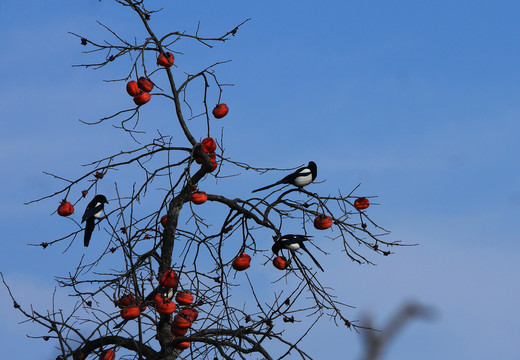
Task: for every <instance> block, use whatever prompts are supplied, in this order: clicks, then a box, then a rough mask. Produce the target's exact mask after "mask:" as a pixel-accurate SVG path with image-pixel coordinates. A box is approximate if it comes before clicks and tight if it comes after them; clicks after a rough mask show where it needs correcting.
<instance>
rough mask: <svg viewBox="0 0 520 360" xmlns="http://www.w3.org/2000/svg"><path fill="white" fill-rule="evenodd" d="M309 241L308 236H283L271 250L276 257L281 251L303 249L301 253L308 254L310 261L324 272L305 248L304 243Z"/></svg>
mask: <svg viewBox="0 0 520 360" xmlns="http://www.w3.org/2000/svg"><path fill="white" fill-rule="evenodd" d="M309 240H310V236H308V235H293V234H287V235H283V236H282V237H281V238H279V239H278V240H277V241H276V242H275V243H274V245H273V246H272V248H271V249H272V250H273V253H274V254H275V255H278V253H279V252H280V250H282V249H287V250H291V252H293V251H296V250H300V249H303V251H305V252H306V253H307V254H309V256H310V257H311V259H312V261H314V263H315V264H316V265H317V266H318V267H319V268H320V270H321V271H325V270H323V268H322V267H321V265H320V263H319V262H318V260H316V258H315V257H314V256H312V254H311V252H310V251H309V250H308V249H307V247H306V246H305V243H304V242H305V241H309Z"/></svg>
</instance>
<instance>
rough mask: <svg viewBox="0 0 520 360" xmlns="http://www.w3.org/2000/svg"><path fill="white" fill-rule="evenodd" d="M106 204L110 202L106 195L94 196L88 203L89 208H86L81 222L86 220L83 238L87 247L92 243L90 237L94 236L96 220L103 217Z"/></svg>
mask: <svg viewBox="0 0 520 360" xmlns="http://www.w3.org/2000/svg"><path fill="white" fill-rule="evenodd" d="M104 204H108V201H107V198H106V197H105V195H96V196H94V198H93V199H92V201H91V202H89V203H88V205H87V208H86V209H85V213H84V214H83V217H82V218H81V222H86V224H85V236H84V238H83V245H85V247H87V246H88V244H89V243H90V238H91V237H92V232H93V231H94V227H95V220H96V219H99V218H100V217H101V213H102V212H103V207H104Z"/></svg>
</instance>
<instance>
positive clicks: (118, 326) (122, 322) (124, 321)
mask: <svg viewBox="0 0 520 360" xmlns="http://www.w3.org/2000/svg"><path fill="white" fill-rule="evenodd" d="M127 322H128V320H123V321H121V322H120V323H119V324H115V325H114V329H119V328H120V327H122V326H123V325H125V324H126V323H127Z"/></svg>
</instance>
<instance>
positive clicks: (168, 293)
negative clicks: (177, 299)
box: [144, 285, 177, 302]
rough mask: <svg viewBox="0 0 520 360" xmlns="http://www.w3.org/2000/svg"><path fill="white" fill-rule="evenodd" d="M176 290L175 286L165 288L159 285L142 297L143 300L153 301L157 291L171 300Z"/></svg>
mask: <svg viewBox="0 0 520 360" xmlns="http://www.w3.org/2000/svg"><path fill="white" fill-rule="evenodd" d="M176 291H177V286H175V287H172V288H165V287H162V286H161V285H159V286H157V287H156V288H155V289H153V290H152V292H151V293H149V294H148V295H146V297H145V298H144V301H145V302H150V301H154V300H155V296H156V295H157V294H159V293H160V294H161V295H162V297H163V298H167V299H168V300H172V299H173V296H174V295H175V292H176Z"/></svg>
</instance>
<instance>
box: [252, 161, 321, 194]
mask: <svg viewBox="0 0 520 360" xmlns="http://www.w3.org/2000/svg"><path fill="white" fill-rule="evenodd" d="M317 175H318V169H317V167H316V164H315V163H314V161H309V165H307V166H304V167H302V168H299V169H298V170H296V171H295V172H293V173H292V174H289V175H287V176H286V177H284V178H283V179H282V180H279V181H277V182H275V183H274V184H271V185H267V186H264V187H261V188H260V189H256V190H253V191H252V192H257V191H262V190H265V189H269V188H270V187H273V186H275V185H278V184H291V185H294V186H297V187H299V188H301V187H304V186H306V185H309V184H310V183H311V182H313V181H314V179H316V176H317Z"/></svg>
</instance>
